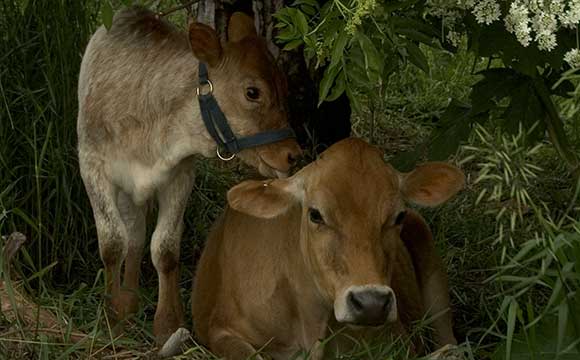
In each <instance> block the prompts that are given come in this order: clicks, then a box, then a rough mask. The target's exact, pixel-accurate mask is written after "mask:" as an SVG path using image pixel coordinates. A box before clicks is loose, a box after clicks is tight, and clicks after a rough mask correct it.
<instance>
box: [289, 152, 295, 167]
mask: <svg viewBox="0 0 580 360" xmlns="http://www.w3.org/2000/svg"><path fill="white" fill-rule="evenodd" d="M296 160H297V159H296V157H295V156H294V155H293V154H291V153H290V154H288V164H290V165H294V164H295V163H296Z"/></svg>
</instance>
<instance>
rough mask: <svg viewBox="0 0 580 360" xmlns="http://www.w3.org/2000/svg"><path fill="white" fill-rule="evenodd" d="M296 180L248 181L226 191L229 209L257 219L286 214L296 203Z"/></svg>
mask: <svg viewBox="0 0 580 360" xmlns="http://www.w3.org/2000/svg"><path fill="white" fill-rule="evenodd" d="M297 192H298V189H297V186H296V180H295V179H294V180H293V178H289V179H280V180H266V181H257V180H248V181H244V182H242V183H240V184H238V185H236V186H234V187H233V188H231V189H230V190H229V191H228V194H227V198H228V204H229V205H230V207H231V208H232V209H234V210H236V211H239V212H242V213H245V214H248V215H252V216H255V217H259V218H264V219H271V218H275V217H276V216H279V215H281V214H283V213H284V212H286V211H287V210H288V209H289V208H290V207H292V205H294V204H296V202H297V201H298V197H297Z"/></svg>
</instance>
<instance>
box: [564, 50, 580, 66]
mask: <svg viewBox="0 0 580 360" xmlns="http://www.w3.org/2000/svg"><path fill="white" fill-rule="evenodd" d="M564 61H566V62H567V63H568V64H569V65H570V67H571V68H573V69H578V68H580V51H579V50H578V49H572V50H570V51H568V52H567V53H566V54H565V55H564Z"/></svg>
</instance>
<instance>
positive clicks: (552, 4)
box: [427, 0, 580, 66]
mask: <svg viewBox="0 0 580 360" xmlns="http://www.w3.org/2000/svg"><path fill="white" fill-rule="evenodd" d="M503 1H506V0H427V6H428V8H429V9H430V12H429V13H430V14H431V15H433V16H437V17H441V18H442V19H443V20H444V21H443V23H444V26H446V27H447V29H449V30H450V31H452V32H453V36H450V37H448V40H449V41H450V42H457V33H456V32H455V24H456V23H457V20H458V18H459V17H460V15H459V11H470V12H471V13H472V14H473V16H475V19H476V21H477V22H478V23H480V24H485V25H489V24H491V23H493V22H495V21H498V20H502V11H501V8H502V7H501V6H500V5H501V4H503ZM507 2H508V4H509V9H508V10H507V13H505V14H503V22H504V25H505V27H506V29H507V30H508V31H509V32H510V33H512V34H514V35H515V37H516V39H517V40H518V42H519V43H520V44H522V46H524V47H527V46H529V45H530V44H532V43H534V44H535V45H536V46H537V47H538V49H540V50H544V51H552V50H553V49H555V48H556V47H557V46H558V41H557V40H558V39H557V37H556V32H557V31H558V30H559V29H560V28H567V29H574V28H576V27H578V26H579V23H580V0H507ZM504 9H505V7H504ZM504 11H505V10H504ZM448 19H449V20H448ZM567 56H568V59H572V58H574V59H578V57H579V56H580V55H578V51H576V52H575V53H572V52H569V53H568V54H567ZM566 61H567V62H568V63H570V61H568V60H566ZM570 64H571V63H570ZM571 66H572V65H571Z"/></svg>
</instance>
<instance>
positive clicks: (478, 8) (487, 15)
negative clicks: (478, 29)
mask: <svg viewBox="0 0 580 360" xmlns="http://www.w3.org/2000/svg"><path fill="white" fill-rule="evenodd" d="M471 12H472V13H473V15H474V16H475V19H476V20H477V22H478V23H480V24H486V25H489V24H491V23H492V22H494V21H496V20H499V17H500V16H501V11H500V9H499V4H498V3H497V1H496V0H479V1H475V5H474V6H473V9H472V10H471Z"/></svg>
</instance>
